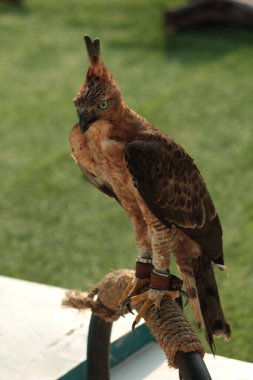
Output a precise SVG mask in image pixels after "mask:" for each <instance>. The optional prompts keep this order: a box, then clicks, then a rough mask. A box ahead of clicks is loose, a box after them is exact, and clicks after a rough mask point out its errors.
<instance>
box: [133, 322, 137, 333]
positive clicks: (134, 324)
mask: <svg viewBox="0 0 253 380" xmlns="http://www.w3.org/2000/svg"><path fill="white" fill-rule="evenodd" d="M136 325H137V322H136V321H135V320H134V321H133V323H132V332H133V333H134V334H135V326H136Z"/></svg>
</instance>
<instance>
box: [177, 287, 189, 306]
mask: <svg viewBox="0 0 253 380" xmlns="http://www.w3.org/2000/svg"><path fill="white" fill-rule="evenodd" d="M179 293H180V296H182V297H185V299H186V300H185V303H184V307H185V306H187V305H188V303H189V295H188V293H187V292H185V291H184V290H182V289H180V290H179Z"/></svg>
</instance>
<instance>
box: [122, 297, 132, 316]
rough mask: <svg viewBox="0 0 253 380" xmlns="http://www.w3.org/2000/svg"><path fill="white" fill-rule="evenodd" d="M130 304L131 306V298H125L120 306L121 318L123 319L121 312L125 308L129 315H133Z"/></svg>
mask: <svg viewBox="0 0 253 380" xmlns="http://www.w3.org/2000/svg"><path fill="white" fill-rule="evenodd" d="M130 304H131V298H130V297H127V299H126V300H125V301H124V302H123V304H122V305H121V316H122V317H125V315H124V314H123V310H124V308H125V307H126V308H127V310H128V311H129V313H131V314H133V315H134V313H133V310H132V308H131V305H130Z"/></svg>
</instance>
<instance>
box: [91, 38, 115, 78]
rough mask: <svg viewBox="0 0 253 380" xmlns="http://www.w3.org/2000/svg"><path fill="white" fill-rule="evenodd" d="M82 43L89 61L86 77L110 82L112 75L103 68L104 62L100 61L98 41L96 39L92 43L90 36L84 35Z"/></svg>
mask: <svg viewBox="0 0 253 380" xmlns="http://www.w3.org/2000/svg"><path fill="white" fill-rule="evenodd" d="M84 41H85V45H86V49H87V53H88V56H89V60H90V66H89V70H88V72H87V77H91V76H92V77H97V78H99V79H101V80H106V81H109V82H111V81H112V75H111V74H110V73H109V71H108V70H107V68H106V67H105V65H104V62H103V61H102V60H101V59H100V40H99V39H98V38H95V39H94V40H93V41H92V39H91V38H90V36H88V35H87V34H86V35H85V36H84Z"/></svg>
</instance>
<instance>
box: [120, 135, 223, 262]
mask: <svg viewBox="0 0 253 380" xmlns="http://www.w3.org/2000/svg"><path fill="white" fill-rule="evenodd" d="M124 158H125V163H126V166H127V168H128V170H129V172H130V175H131V177H132V179H133V183H134V185H135V187H136V188H137V190H138V191H139V193H140V195H141V196H142V198H143V200H144V201H145V203H146V205H147V206H148V207H149V209H150V210H151V212H152V213H153V214H154V215H155V216H156V218H157V219H159V220H160V221H161V222H162V223H163V224H165V225H166V226H167V227H169V228H171V226H172V224H175V225H176V226H178V227H180V228H181V229H183V231H184V232H185V233H186V234H187V235H188V236H190V237H191V238H192V239H193V240H195V241H196V242H197V243H198V244H199V245H200V246H202V247H203V246H206V249H205V251H206V252H207V255H208V256H209V259H210V260H214V261H215V259H217V260H218V258H219V257H220V255H222V237H221V236H222V231H221V226H220V222H219V218H218V216H217V213H216V210H215V208H214V205H213V202H212V199H211V197H210V195H209V193H208V191H207V188H206V185H205V182H204V180H203V178H202V176H201V175H200V173H199V170H198V169H197V167H196V165H195V163H194V161H193V159H192V158H191V157H190V156H189V155H188V154H187V153H186V152H185V151H184V150H183V148H181V147H180V146H179V145H178V144H176V143H175V142H174V141H173V140H171V139H169V138H168V137H167V136H163V135H161V134H154V135H143V136H140V137H138V138H137V139H135V140H133V141H131V142H130V143H128V144H127V146H126V150H125V156H124ZM213 235H217V236H216V237H214V236H213ZM215 239H216V245H217V246H216V247H214V243H215V242H214V240H215Z"/></svg>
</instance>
